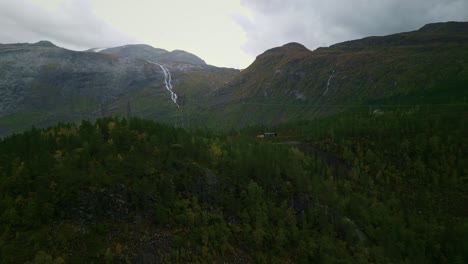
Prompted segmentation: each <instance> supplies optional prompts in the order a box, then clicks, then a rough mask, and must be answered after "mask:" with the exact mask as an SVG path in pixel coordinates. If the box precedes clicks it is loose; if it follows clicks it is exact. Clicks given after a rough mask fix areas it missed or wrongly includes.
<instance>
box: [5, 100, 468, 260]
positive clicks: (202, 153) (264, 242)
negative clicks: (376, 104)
mask: <svg viewBox="0 0 468 264" xmlns="http://www.w3.org/2000/svg"><path fill="white" fill-rule="evenodd" d="M449 107H450V106H439V107H432V108H430V109H426V108H421V107H419V108H418V107H413V108H411V109H409V108H405V109H401V108H399V109H398V108H395V109H393V110H391V111H390V110H389V109H384V111H383V113H380V114H376V113H372V112H371V113H370V114H369V112H368V111H367V110H366V111H362V110H360V109H358V108H356V109H354V110H353V111H349V112H347V113H344V114H341V115H339V116H336V117H333V118H329V119H324V120H319V121H315V122H301V123H295V124H292V123H291V124H283V125H281V126H279V127H276V128H274V129H275V130H276V131H278V132H279V134H280V137H279V138H277V139H274V140H258V139H256V138H255V137H254V135H255V133H258V132H262V130H263V129H265V128H254V127H250V128H246V129H244V130H242V131H241V132H234V133H232V132H231V133H230V134H229V136H227V134H223V133H213V132H210V131H207V130H203V129H192V130H189V131H187V130H183V129H177V128H174V127H171V126H168V125H162V124H158V123H155V122H153V121H145V120H141V119H136V118H133V119H130V120H125V119H115V118H104V119H98V120H97V121H96V122H95V123H91V122H89V121H83V122H82V123H81V124H80V125H79V126H78V125H69V124H59V125H57V126H55V127H51V128H48V129H43V130H39V129H34V128H33V129H32V130H30V131H27V132H25V133H23V134H15V135H12V136H10V137H8V138H5V139H3V140H2V141H0V190H1V191H0V194H1V196H0V212H2V214H1V216H0V252H1V254H0V262H2V263H18V262H25V261H35V262H37V263H39V262H41V261H42V262H45V263H52V262H53V263H63V262H65V263H83V262H86V263H89V262H94V263H102V262H121V261H130V262H134V261H137V260H138V259H141V258H146V259H149V260H150V261H157V260H159V261H163V262H184V263H185V262H238V263H246V262H260V263H291V262H298V263H311V262H312V263H389V262H394V263H465V262H466V261H468V254H467V252H466V250H465V249H466V248H467V247H468V245H467V241H468V219H467V211H466V208H465V207H466V206H465V205H466V203H467V182H468V178H467V176H466V173H467V167H466V164H468V162H467V159H466V157H467V155H466V154H467V153H466V151H465V150H466V149H468V143H467V141H466V139H465V138H464V137H463V135H466V132H467V131H466V120H464V119H462V118H460V116H462V115H464V114H466V107H462V108H458V111H457V112H454V110H453V109H452V111H451V112H448V111H447V110H449V109H448V108H449ZM275 141H280V142H282V144H277V142H275ZM286 141H299V142H296V143H289V144H285V142H286Z"/></svg>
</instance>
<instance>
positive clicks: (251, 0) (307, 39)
mask: <svg viewBox="0 0 468 264" xmlns="http://www.w3.org/2000/svg"><path fill="white" fill-rule="evenodd" d="M241 3H242V5H243V6H245V7H247V8H248V9H250V10H251V11H252V13H253V19H254V20H253V21H248V20H247V18H245V17H243V18H241V17H235V18H234V19H235V20H236V21H237V22H238V23H239V25H241V26H242V27H243V28H244V30H245V32H246V34H247V43H246V44H245V46H244V47H243V48H244V49H245V51H246V52H248V53H249V54H251V55H258V54H259V53H262V52H263V51H264V50H266V49H269V48H272V47H274V46H279V45H283V44H285V43H287V42H292V41H296V42H300V43H302V44H304V45H306V46H307V47H308V48H310V49H315V48H317V47H320V46H329V45H331V44H334V43H337V42H341V41H346V40H350V39H356V38H361V37H365V36H371V35H387V34H392V33H397V32H404V31H411V30H416V29H418V28H420V27H422V26H423V25H425V24H428V23H433V22H442V21H466V20H468V1H466V0H374V1H372V0H288V1H284V0H241Z"/></svg>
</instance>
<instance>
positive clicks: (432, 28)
mask: <svg viewBox="0 0 468 264" xmlns="http://www.w3.org/2000/svg"><path fill="white" fill-rule="evenodd" d="M418 32H425V33H429V32H433V33H468V22H453V21H449V22H441V23H431V24H427V25H424V26H423V27H422V28H420V29H419V30H418Z"/></svg>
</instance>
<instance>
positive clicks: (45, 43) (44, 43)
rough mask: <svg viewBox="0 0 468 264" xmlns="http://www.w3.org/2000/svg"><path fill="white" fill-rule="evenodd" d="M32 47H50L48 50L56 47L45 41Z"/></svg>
mask: <svg viewBox="0 0 468 264" xmlns="http://www.w3.org/2000/svg"><path fill="white" fill-rule="evenodd" d="M33 45H34V46H38V47H50V48H56V47H57V46H56V45H55V44H54V43H52V42H50V41H47V40H41V41H39V42H36V43H34V44H33Z"/></svg>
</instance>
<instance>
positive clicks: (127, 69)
mask: <svg viewBox="0 0 468 264" xmlns="http://www.w3.org/2000/svg"><path fill="white" fill-rule="evenodd" d="M110 51H114V52H115V54H110V53H111V52H110ZM158 54H161V55H160V56H159V55H158ZM158 56H159V57H158ZM237 72H238V71H236V70H232V69H223V68H217V67H214V66H209V65H206V64H205V63H204V62H203V61H202V60H201V59H199V58H198V57H196V56H195V55H192V54H189V53H187V52H184V51H174V52H167V51H164V50H161V49H155V48H152V47H150V46H146V45H137V46H128V47H121V48H115V49H108V50H107V53H106V52H99V53H97V52H77V51H71V50H66V49H63V48H60V47H57V46H55V45H54V44H52V43H50V42H47V41H41V42H38V43H35V44H5V45H0V136H1V135H6V134H9V133H11V132H15V131H20V130H22V129H25V128H28V127H30V126H32V125H35V126H47V125H50V124H53V123H56V122H58V121H78V120H81V119H94V118H96V117H100V116H106V115H120V116H128V115H132V116H133V115H135V116H141V117H145V118H149V119H157V120H160V121H165V122H173V121H174V120H176V119H177V118H178V116H180V113H179V112H178V109H177V107H176V105H175V104H174V103H173V102H172V100H173V97H174V94H171V93H172V92H175V93H179V92H180V93H181V94H180V95H179V97H180V100H182V101H183V100H184V97H185V94H193V93H197V94H198V98H201V97H203V94H205V95H209V93H210V91H211V90H212V89H215V88H216V87H218V86H220V85H221V84H222V83H224V78H228V77H230V76H232V75H234V74H236V73H237ZM197 76H200V77H197ZM218 76H220V77H218ZM197 78H200V79H197ZM185 80H190V81H189V82H187V81H185ZM193 80H196V82H197V84H196V85H195V86H193V87H192V86H191V82H192V81H193ZM168 82H169V83H168ZM169 86H170V87H171V89H172V87H173V91H168V89H167V87H169ZM185 101H190V100H185ZM182 103H184V102H182ZM183 107H185V105H184V106H183ZM179 119H180V117H179Z"/></svg>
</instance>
